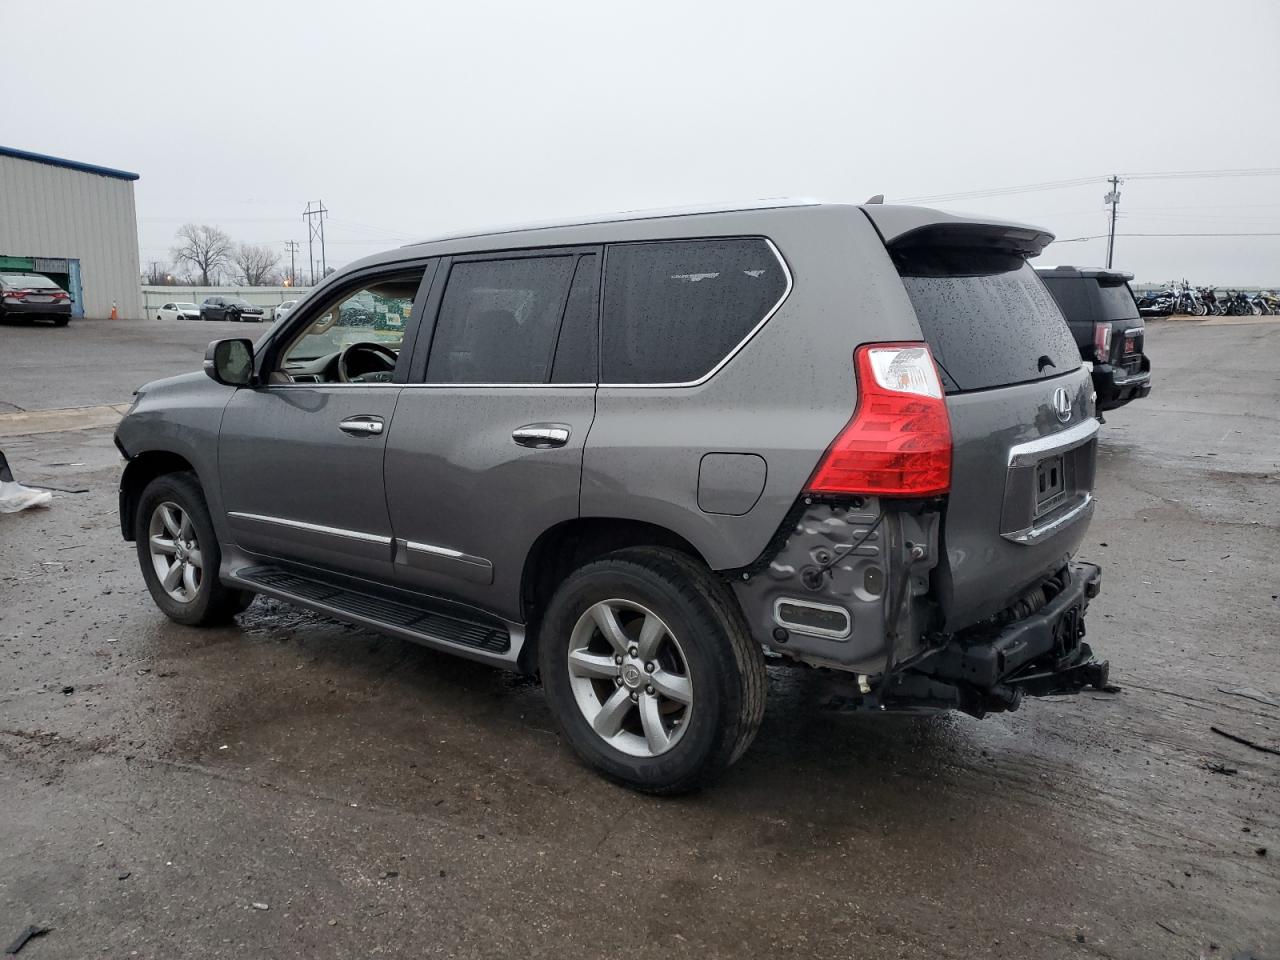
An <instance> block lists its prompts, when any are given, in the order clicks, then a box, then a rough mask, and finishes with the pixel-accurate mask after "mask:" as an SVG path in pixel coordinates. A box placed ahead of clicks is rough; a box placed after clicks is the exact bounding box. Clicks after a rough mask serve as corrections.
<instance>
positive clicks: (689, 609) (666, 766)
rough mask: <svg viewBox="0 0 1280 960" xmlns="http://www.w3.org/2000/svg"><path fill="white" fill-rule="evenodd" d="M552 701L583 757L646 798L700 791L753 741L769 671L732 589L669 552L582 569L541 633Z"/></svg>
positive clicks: (559, 595) (559, 594)
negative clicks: (644, 794) (647, 796)
mask: <svg viewBox="0 0 1280 960" xmlns="http://www.w3.org/2000/svg"><path fill="white" fill-rule="evenodd" d="M539 638H540V639H539V648H538V658H539V666H540V668H541V673H542V682H543V686H544V689H545V693H546V697H547V701H548V703H549V704H550V707H551V711H552V713H553V714H554V715H555V718H556V721H557V722H558V724H559V726H560V729H561V730H562V731H563V732H564V735H565V736H566V737H567V738H568V740H569V742H570V743H571V744H572V745H573V747H574V749H575V750H576V751H577V752H578V754H579V755H580V756H581V757H582V758H583V759H584V760H586V761H587V762H588V763H589V764H591V765H592V766H593V767H595V768H596V769H597V770H599V771H600V772H601V773H603V774H604V775H605V776H608V777H610V778H611V779H614V780H617V781H619V782H620V783H624V784H626V785H627V786H630V787H633V788H635V789H637V790H643V791H645V792H648V793H659V794H672V793H682V792H685V791H688V790H693V789H696V788H698V787H700V786H702V785H704V784H706V783H708V782H710V781H711V780H714V779H715V778H716V777H717V776H719V775H720V774H721V773H723V772H724V770H725V769H726V768H727V767H728V766H729V765H730V764H732V763H733V762H734V761H735V760H737V759H738V757H739V756H741V755H742V753H743V752H744V751H745V750H746V749H747V747H748V746H749V745H750V743H751V741H752V740H753V739H754V738H755V735H756V731H757V730H758V729H759V727H760V721H761V718H762V717H763V715H764V700H765V669H764V657H763V655H762V654H761V651H760V648H759V646H758V645H757V644H756V643H755V641H753V640H752V639H751V637H750V635H749V633H748V631H747V628H746V624H745V623H744V622H743V620H742V615H741V612H740V611H739V610H738V608H737V605H736V603H735V602H734V601H733V598H732V595H731V594H729V592H728V588H727V587H726V586H725V585H724V584H723V583H721V582H719V581H718V580H716V579H715V577H714V576H713V575H712V574H711V573H710V572H709V571H707V570H706V569H705V568H704V567H702V566H701V565H700V564H697V563H695V562H694V561H693V560H692V559H690V558H689V557H686V556H685V555H683V554H680V553H677V552H675V551H672V550H666V549H659V548H649V547H645V548H632V549H627V550H620V551H618V552H616V553H612V554H609V555H608V556H606V557H604V558H602V559H600V560H597V561H595V562H594V563H591V564H588V565H587V566H585V567H582V568H581V569H579V570H578V571H576V572H575V573H573V574H572V575H570V576H569V578H568V579H566V580H565V582H564V583H563V584H562V585H561V586H560V589H559V590H557V591H556V593H555V596H554V597H552V600H551V603H550V605H549V606H548V608H547V613H546V616H545V618H544V620H543V623H542V626H541V629H540V631H539Z"/></svg>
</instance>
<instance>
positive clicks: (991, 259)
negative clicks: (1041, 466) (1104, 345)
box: [893, 246, 1080, 391]
mask: <svg viewBox="0 0 1280 960" xmlns="http://www.w3.org/2000/svg"><path fill="white" fill-rule="evenodd" d="M893 256H894V262H895V263H896V264H897V266H898V272H899V273H900V274H901V275H902V282H903V284H904V285H905V286H906V288H907V293H908V294H909V295H910V297H911V302H912V304H913V305H914V306H915V309H916V316H917V317H918V318H919V320H920V328H921V330H923V332H924V336H925V339H926V340H927V341H928V343H929V347H930V348H931V350H932V351H933V357H934V359H935V360H937V361H938V366H940V367H941V368H942V372H943V376H944V379H945V380H946V381H947V389H948V390H949V391H955V390H982V389H985V388H987V387H999V386H1005V385H1006V384H1012V383H1024V382H1027V381H1030V380H1042V379H1045V378H1047V377H1056V376H1058V375H1059V374H1063V373H1066V372H1067V371H1069V370H1075V369H1076V368H1078V367H1079V366H1080V351H1079V349H1078V348H1077V347H1076V344H1075V340H1074V339H1073V338H1072V336H1071V331H1070V329H1069V328H1068V327H1067V325H1066V323H1065V322H1063V318H1062V312H1061V311H1060V310H1059V309H1058V305H1057V304H1056V303H1055V302H1054V299H1053V297H1052V296H1050V294H1049V291H1048V290H1046V289H1045V286H1044V284H1043V283H1041V282H1040V278H1039V277H1037V276H1036V273H1035V271H1034V270H1032V269H1031V266H1030V265H1029V264H1028V263H1027V262H1026V261H1025V260H1023V259H1022V257H1020V256H1017V255H1016V254H1005V253H998V252H992V251H989V250H974V249H972V248H966V247H942V246H936V247H935V246H917V247H910V248H907V249H898V250H894V251H893Z"/></svg>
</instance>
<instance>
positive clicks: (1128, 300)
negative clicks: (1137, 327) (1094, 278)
mask: <svg viewBox="0 0 1280 960" xmlns="http://www.w3.org/2000/svg"><path fill="white" fill-rule="evenodd" d="M1098 296H1099V297H1100V298H1101V302H1100V303H1099V306H1098V314H1099V316H1098V319H1099V320H1137V319H1138V317H1139V316H1141V314H1139V313H1138V305H1137V304H1136V303H1134V300H1133V291H1132V290H1130V289H1129V284H1127V283H1099V284H1098Z"/></svg>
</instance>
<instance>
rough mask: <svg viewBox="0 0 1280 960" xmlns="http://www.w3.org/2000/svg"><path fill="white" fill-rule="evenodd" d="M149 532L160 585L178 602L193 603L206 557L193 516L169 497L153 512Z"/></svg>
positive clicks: (153, 560) (154, 564) (198, 590)
mask: <svg viewBox="0 0 1280 960" xmlns="http://www.w3.org/2000/svg"><path fill="white" fill-rule="evenodd" d="M147 535H148V540H149V543H150V551H151V563H152V566H154V567H155V571H156V577H157V578H158V579H159V581H160V586H161V588H162V589H163V590H164V592H165V593H167V594H168V595H169V596H170V597H171V598H172V599H174V600H176V601H178V603H190V602H191V601H192V600H194V599H195V598H196V595H197V594H198V593H199V592H200V584H201V582H202V581H203V579H204V557H203V556H202V554H201V552H200V542H199V540H198V539H197V537H196V531H195V527H194V526H193V525H192V523H191V517H190V516H189V515H188V514H187V512H186V511H185V510H183V509H182V507H180V506H178V505H177V504H176V503H174V502H173V501H172V500H166V501H164V502H163V503H161V504H159V505H158V506H157V507H156V508H155V510H153V511H152V512H151V522H150V524H149V525H148V528H147Z"/></svg>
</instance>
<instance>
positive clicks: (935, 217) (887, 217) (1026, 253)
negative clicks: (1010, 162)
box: [859, 204, 1053, 257]
mask: <svg viewBox="0 0 1280 960" xmlns="http://www.w3.org/2000/svg"><path fill="white" fill-rule="evenodd" d="M859 209H861V210H862V212H863V213H865V214H866V215H867V219H869V220H870V221H871V223H872V225H873V226H874V227H875V228H876V230H877V231H878V232H879V234H880V238H881V239H882V240H883V241H884V244H885V246H886V247H889V248H891V249H892V248H894V247H907V246H915V245H917V244H920V245H927V246H965V247H984V248H987V249H989V250H992V251H999V252H1002V253H1014V254H1017V255H1018V256H1022V257H1036V256H1039V255H1040V252H1041V251H1042V250H1044V248H1045V247H1046V246H1048V245H1049V244H1050V243H1051V242H1052V241H1053V234H1052V233H1050V232H1049V231H1048V230H1045V229H1044V228H1043V227H1033V226H1030V225H1028V224H1025V223H1013V222H1011V221H1006V220H988V219H985V218H983V219H977V218H973V217H966V216H958V215H956V214H951V213H944V212H943V211H941V210H930V209H928V208H927V207H899V206H891V205H887V204H873V205H870V206H863V207H861V208H859Z"/></svg>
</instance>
